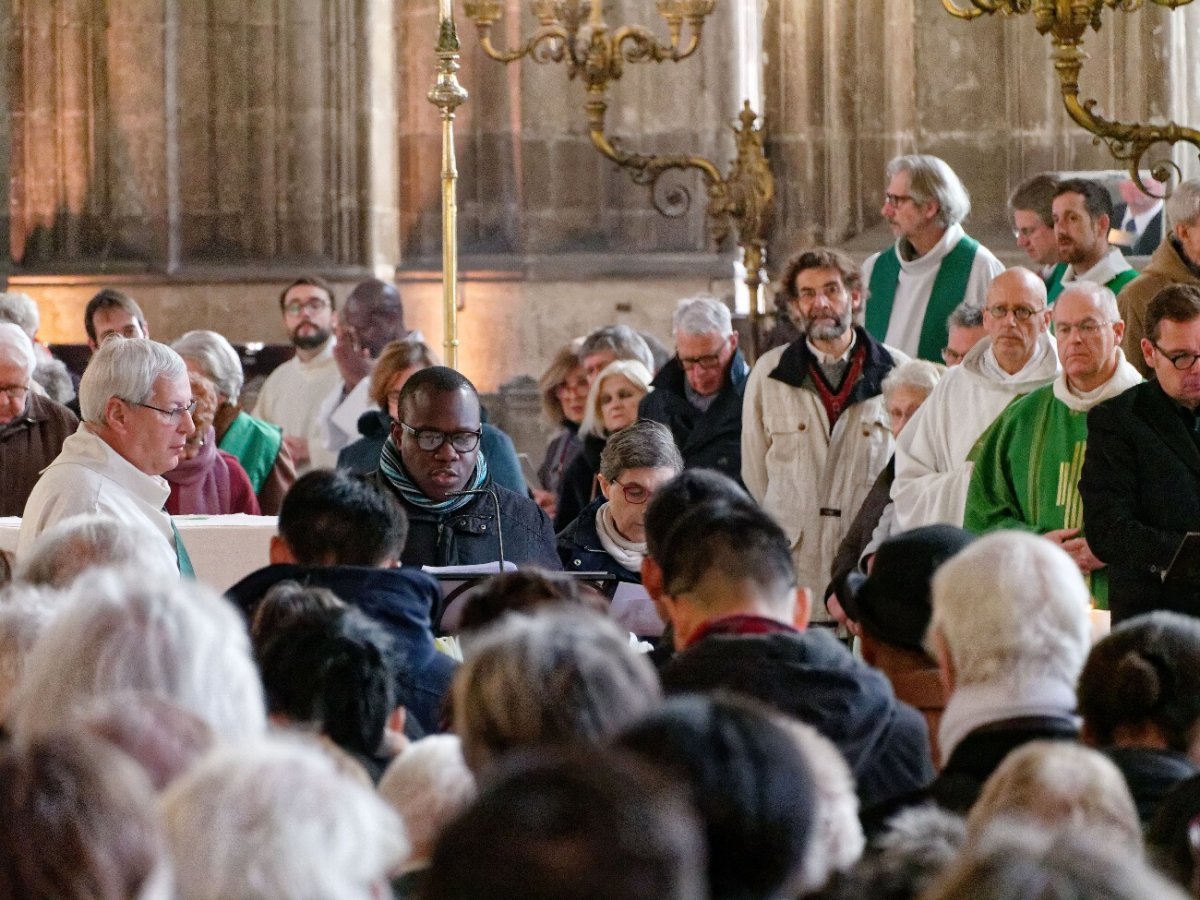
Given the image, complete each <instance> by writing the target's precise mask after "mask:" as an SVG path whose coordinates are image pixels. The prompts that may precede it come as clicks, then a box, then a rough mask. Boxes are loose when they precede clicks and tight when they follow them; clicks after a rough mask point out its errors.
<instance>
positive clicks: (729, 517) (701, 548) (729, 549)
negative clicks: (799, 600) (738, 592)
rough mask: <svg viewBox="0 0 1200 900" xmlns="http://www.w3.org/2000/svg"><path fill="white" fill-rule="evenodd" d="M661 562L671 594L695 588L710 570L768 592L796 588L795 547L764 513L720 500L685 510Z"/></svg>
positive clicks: (663, 551)
mask: <svg viewBox="0 0 1200 900" xmlns="http://www.w3.org/2000/svg"><path fill="white" fill-rule="evenodd" d="M656 562H657V563H658V565H659V567H660V568H661V569H662V578H663V587H664V589H665V590H666V592H667V593H668V594H671V595H678V594H682V593H685V592H687V591H689V590H692V589H694V588H695V587H696V585H697V584H699V583H700V581H701V580H703V578H704V576H705V575H706V574H708V573H709V572H713V571H716V572H719V573H721V575H723V576H724V577H725V578H726V579H728V580H729V581H733V582H739V581H750V582H752V583H754V584H756V585H759V586H760V587H762V588H763V589H764V590H766V591H770V592H779V591H781V590H787V589H792V588H795V587H796V568H795V565H794V563H793V562H792V548H791V543H790V542H789V541H788V539H787V535H785V534H784V533H783V529H781V528H780V527H779V526H778V525H777V524H776V523H775V521H774V520H773V519H772V518H771V517H770V516H769V515H767V514H766V513H765V512H763V511H762V510H760V509H756V508H754V507H751V506H749V505H746V504H741V503H737V504H732V503H728V502H725V501H721V500H716V501H710V502H708V503H702V504H700V505H698V506H695V507H693V508H691V509H689V510H688V511H687V512H685V513H684V514H683V515H682V516H681V517H680V518H679V520H678V522H676V524H675V527H674V528H672V529H671V531H670V533H669V534H668V535H667V540H666V542H665V544H664V546H663V548H662V552H661V554H660V555H659V556H658V557H656Z"/></svg>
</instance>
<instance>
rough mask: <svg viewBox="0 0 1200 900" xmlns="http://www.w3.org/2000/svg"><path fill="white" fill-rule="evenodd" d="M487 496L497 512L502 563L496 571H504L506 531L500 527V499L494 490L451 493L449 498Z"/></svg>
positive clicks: (468, 489) (498, 539)
mask: <svg viewBox="0 0 1200 900" xmlns="http://www.w3.org/2000/svg"><path fill="white" fill-rule="evenodd" d="M480 495H482V496H485V497H491V498H492V508H493V509H495V510H496V543H498V544H499V545H500V563H499V566H498V568H497V569H496V571H498V572H503V571H504V529H503V528H502V527H501V525H500V498H499V497H498V496H496V492H495V491H494V490H493V489H492V488H467V489H466V490H462V491H449V492H448V493H447V495H446V496H448V497H472V496H480Z"/></svg>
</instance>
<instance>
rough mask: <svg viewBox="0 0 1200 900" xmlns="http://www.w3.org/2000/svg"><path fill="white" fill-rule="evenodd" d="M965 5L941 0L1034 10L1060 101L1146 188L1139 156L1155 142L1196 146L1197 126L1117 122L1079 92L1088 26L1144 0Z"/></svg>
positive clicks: (953, 8) (970, 13)
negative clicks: (1049, 52)
mask: <svg viewBox="0 0 1200 900" xmlns="http://www.w3.org/2000/svg"><path fill="white" fill-rule="evenodd" d="M964 2H967V3H969V4H970V5H968V6H960V5H959V4H958V3H956V2H955V0H942V6H943V7H945V9H946V11H947V12H948V13H950V14H951V15H952V16H956V17H958V18H960V19H974V18H977V17H979V16H982V15H985V14H986V15H991V14H994V13H1001V14H1002V15H1006V16H1009V15H1021V14H1024V13H1028V12H1032V13H1033V18H1034V25H1035V26H1036V28H1037V30H1038V33H1039V34H1049V35H1050V43H1051V44H1052V46H1053V47H1054V52H1053V54H1052V56H1053V59H1054V70H1055V71H1056V72H1057V73H1058V81H1059V86H1060V87H1061V90H1062V98H1063V105H1064V106H1065V107H1066V109H1067V113H1068V114H1069V115H1070V116H1071V118H1072V119H1074V120H1075V122H1077V123H1078V124H1079V125H1080V126H1082V127H1083V128H1084V129H1085V130H1087V131H1089V132H1090V133H1091V134H1093V135H1095V138H1094V140H1095V143H1097V144H1099V143H1100V142H1101V141H1103V142H1104V143H1105V144H1106V145H1108V149H1109V152H1110V153H1111V154H1112V156H1113V158H1114V159H1116V160H1118V161H1120V162H1123V163H1125V164H1126V165H1127V166H1128V169H1129V176H1130V178H1132V179H1133V181H1134V183H1135V184H1136V185H1137V186H1138V187H1139V188H1140V189H1141V190H1142V191H1143V192H1144V193H1147V194H1149V193H1152V192H1151V191H1150V190H1147V188H1146V185H1145V184H1144V183H1143V182H1142V176H1141V161H1142V157H1144V156H1145V155H1146V153H1147V152H1148V151H1149V149H1150V148H1151V147H1152V146H1154V145H1155V144H1176V143H1178V142H1180V141H1184V142H1186V143H1189V144H1191V145H1192V146H1194V147H1196V148H1197V149H1200V131H1197V130H1195V129H1193V128H1187V127H1185V126H1182V125H1177V124H1175V123H1174V122H1168V123H1167V124H1165V125H1147V124H1141V123H1138V122H1115V121H1110V120H1109V119H1106V118H1104V117H1103V116H1101V115H1099V114H1098V113H1097V112H1096V101H1095V100H1081V99H1080V96H1079V73H1080V71H1081V70H1082V68H1083V63H1084V61H1085V60H1086V59H1087V58H1088V55H1087V53H1086V52H1084V50H1083V37H1084V35H1085V34H1086V33H1087V29H1088V28H1089V27H1090V28H1092V29H1093V30H1096V31H1098V30H1099V29H1100V13H1101V12H1102V11H1103V10H1104V9H1105V8H1106V7H1107V8H1109V9H1119V10H1121V11H1122V12H1134V11H1135V10H1138V9H1141V7H1142V6H1144V5H1145V0H964ZM1149 2H1151V3H1153V4H1154V5H1156V6H1165V7H1168V8H1170V9H1175V8H1176V7H1179V6H1186V5H1188V4H1189V3H1191V2H1192V0H1149ZM1150 173H1151V175H1153V177H1154V178H1155V180H1157V181H1159V182H1162V183H1163V184H1166V183H1168V182H1169V181H1170V180H1171V179H1172V174H1174V175H1175V176H1176V177H1178V176H1179V175H1180V172H1179V167H1178V166H1177V165H1176V164H1175V163H1174V162H1173V161H1170V160H1163V161H1161V162H1158V163H1156V164H1154V165H1153V166H1152V167H1151V169H1150Z"/></svg>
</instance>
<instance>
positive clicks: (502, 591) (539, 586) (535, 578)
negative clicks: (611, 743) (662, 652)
mask: <svg viewBox="0 0 1200 900" xmlns="http://www.w3.org/2000/svg"><path fill="white" fill-rule="evenodd" d="M591 596H594V595H588V597H587V598H585V595H584V594H582V593H581V592H580V590H579V582H578V581H576V580H575V579H574V578H572V577H571V576H570V575H566V574H564V573H562V572H548V571H546V570H544V569H536V568H528V569H518V570H517V571H516V572H504V573H503V574H501V575H493V576H492V577H491V578H489V579H487V580H486V581H485V582H483V584H481V585H480V586H479V587H477V588H475V589H474V590H472V591H471V594H470V598H469V599H468V600H467V603H466V606H465V608H464V609H463V612H462V617H461V619H459V626H458V627H459V630H460V631H478V630H480V629H481V628H485V627H487V626H488V625H491V624H492V623H493V622H496V621H499V620H500V619H502V618H503V617H504V616H505V615H506V614H508V613H510V612H525V613H529V612H534V611H535V610H539V609H542V608H543V607H547V606H586V607H588V608H590V609H592V610H594V611H595V612H598V613H601V614H603V613H606V612H607V609H605V608H601V607H599V606H598V605H597V604H594V603H592V602H590V597H591Z"/></svg>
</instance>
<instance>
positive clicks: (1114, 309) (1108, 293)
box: [1051, 281, 1121, 322]
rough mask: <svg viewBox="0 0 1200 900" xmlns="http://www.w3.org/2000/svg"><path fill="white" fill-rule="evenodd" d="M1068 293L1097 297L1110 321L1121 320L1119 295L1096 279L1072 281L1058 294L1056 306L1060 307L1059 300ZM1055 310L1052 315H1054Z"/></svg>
mask: <svg viewBox="0 0 1200 900" xmlns="http://www.w3.org/2000/svg"><path fill="white" fill-rule="evenodd" d="M1066 294H1087V295H1088V296H1089V297H1093V298H1095V299H1096V300H1097V301H1098V302H1099V304H1100V309H1101V311H1102V312H1103V313H1104V317H1105V318H1106V319H1107V320H1108V321H1110V322H1119V321H1121V310H1120V308H1119V307H1118V306H1117V295H1116V294H1114V293H1113V292H1112V290H1110V289H1109V288H1108V287H1106V286H1105V285H1103V284H1097V283H1096V282H1094V281H1072V282H1069V283H1068V284H1066V285H1064V286H1063V289H1062V293H1061V294H1059V295H1058V297H1057V298H1056V300H1055V301H1054V308H1055V309H1057V308H1058V301H1059V300H1061V299H1062V298H1063V297H1064V296H1065V295H1066ZM1053 314H1054V313H1053V311H1052V312H1051V316H1053Z"/></svg>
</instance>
